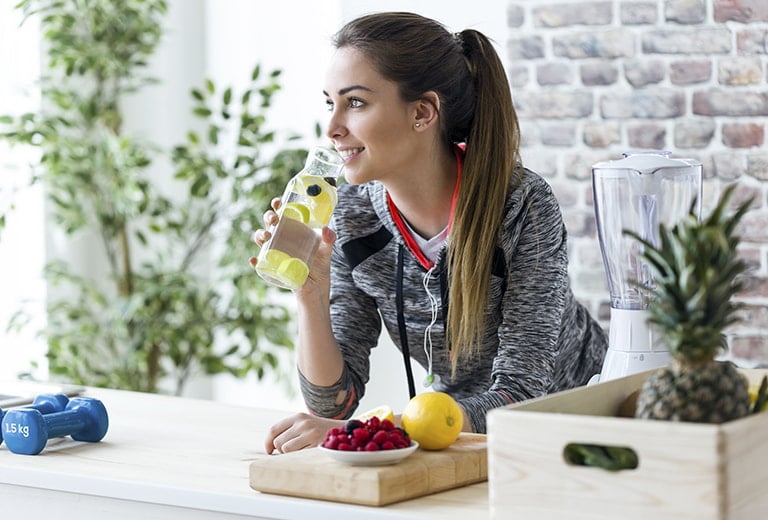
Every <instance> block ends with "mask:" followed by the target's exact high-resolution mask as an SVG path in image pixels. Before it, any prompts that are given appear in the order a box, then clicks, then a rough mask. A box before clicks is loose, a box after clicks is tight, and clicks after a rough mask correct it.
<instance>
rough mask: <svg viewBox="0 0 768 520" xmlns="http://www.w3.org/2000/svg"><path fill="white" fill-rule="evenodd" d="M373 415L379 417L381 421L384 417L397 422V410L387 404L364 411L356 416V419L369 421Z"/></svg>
mask: <svg viewBox="0 0 768 520" xmlns="http://www.w3.org/2000/svg"><path fill="white" fill-rule="evenodd" d="M371 417H378V418H379V420H380V421H383V420H384V419H386V420H388V421H391V422H392V423H394V422H395V412H393V411H392V408H391V407H390V406H388V405H386V404H384V405H381V406H377V407H376V408H372V409H370V410H368V411H367V412H363V413H361V414H359V415H356V416H355V419H357V420H358V421H363V422H364V421H367V420H368V419H370V418H371Z"/></svg>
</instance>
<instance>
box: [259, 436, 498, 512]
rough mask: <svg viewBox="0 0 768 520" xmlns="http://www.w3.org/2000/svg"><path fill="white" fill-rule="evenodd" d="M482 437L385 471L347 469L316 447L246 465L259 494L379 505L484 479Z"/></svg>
mask: <svg viewBox="0 0 768 520" xmlns="http://www.w3.org/2000/svg"><path fill="white" fill-rule="evenodd" d="M486 455H487V447H486V436H485V435H480V434H474V433H462V434H461V435H460V436H459V439H458V440H457V441H456V442H455V443H453V444H452V445H451V446H450V447H449V448H446V449H444V450H441V451H426V450H422V449H419V450H416V452H415V453H414V454H413V455H411V456H410V457H408V458H406V459H404V460H402V461H400V462H398V463H396V464H392V465H389V466H371V467H361V466H348V465H345V464H343V463H341V462H338V461H336V460H333V459H331V458H330V457H329V456H328V455H326V454H325V453H323V452H321V451H320V450H318V449H317V448H310V449H306V450H301V451H296V452H292V453H286V454H284V455H270V456H267V457H265V458H263V459H259V460H257V461H254V462H252V463H251V465H250V485H251V487H252V488H253V489H255V490H257V491H262V492H264V493H274V494H278V495H288V496H294V497H303V498H316V499H321V500H331V501H334V502H347V503H350V504H362V505H368V506H383V505H386V504H392V503H394V502H400V501H402V500H407V499H409V498H415V497H419V496H423V495H429V494H431V493H437V492H438V491H445V490H447V489H452V488H456V487H460V486H466V485H467V484H473V483H475V482H483V481H485V480H487V479H488V461H487V457H486Z"/></svg>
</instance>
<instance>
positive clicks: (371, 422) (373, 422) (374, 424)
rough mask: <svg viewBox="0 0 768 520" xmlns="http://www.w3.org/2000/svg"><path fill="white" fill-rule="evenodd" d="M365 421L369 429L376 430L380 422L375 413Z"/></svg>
mask: <svg viewBox="0 0 768 520" xmlns="http://www.w3.org/2000/svg"><path fill="white" fill-rule="evenodd" d="M365 422H366V426H368V428H370V429H371V430H377V429H378V428H379V426H380V424H381V420H380V419H379V418H378V417H376V416H375V415H374V416H373V417H371V418H370V419H368V420H367V421H365Z"/></svg>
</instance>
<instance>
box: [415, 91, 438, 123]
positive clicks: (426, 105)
mask: <svg viewBox="0 0 768 520" xmlns="http://www.w3.org/2000/svg"><path fill="white" fill-rule="evenodd" d="M413 103H414V118H415V120H414V128H415V129H416V130H424V129H426V128H429V127H430V126H432V125H433V124H435V123H436V122H437V119H438V116H439V115H440V97H439V96H438V95H437V92H435V91H433V90H429V91H427V92H425V93H424V94H423V95H422V96H421V97H420V98H419V99H417V100H416V101H414V102H413Z"/></svg>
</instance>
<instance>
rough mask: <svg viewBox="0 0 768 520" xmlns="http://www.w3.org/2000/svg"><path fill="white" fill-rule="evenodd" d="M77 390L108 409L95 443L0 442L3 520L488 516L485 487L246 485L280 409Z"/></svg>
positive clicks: (282, 414) (63, 440)
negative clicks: (383, 496) (342, 491)
mask: <svg viewBox="0 0 768 520" xmlns="http://www.w3.org/2000/svg"><path fill="white" fill-rule="evenodd" d="M85 395H86V396H89V397H96V398H98V399H100V400H101V401H102V402H103V403H104V405H105V406H106V408H107V411H108V412H109V418H110V425H109V431H108V432H107V435H106V437H105V438H104V440H103V441H101V442H99V443H93V444H90V443H83V442H76V441H73V440H72V439H71V438H69V437H64V438H58V439H52V440H51V441H49V443H48V446H47V447H46V449H45V450H44V451H43V452H42V453H41V454H39V455H34V456H29V455H17V454H14V453H11V452H10V451H8V449H7V448H6V447H5V444H4V443H3V444H2V445H0V501H2V503H3V517H4V518H17V517H18V518H26V519H32V518H39V517H41V516H37V515H42V514H46V515H50V514H56V515H57V516H56V518H57V519H61V518H70V517H72V518H75V517H76V518H78V520H85V519H87V518H105V517H109V519H110V520H117V519H119V518H138V517H139V516H138V515H140V516H141V517H142V518H152V519H154V518H179V517H180V514H182V513H183V515H184V518H185V519H187V518H201V519H202V518H277V519H294V518H295V519H302V520H303V519H308V518H312V519H316V518H318V519H319V518H334V519H339V518H354V519H355V520H359V519H361V518H365V519H369V518H370V519H379V518H440V519H443V520H445V519H451V518H456V519H458V518H461V519H465V518H467V517H468V516H470V515H471V517H472V518H473V520H480V519H483V518H489V506H488V485H487V483H480V484H474V485H471V486H466V487H463V488H458V489H454V490H450V491H446V492H443V493H437V494H434V495H429V496H425V497H421V498H417V499H413V500H408V501H405V502H400V503H397V504H392V505H389V506H385V507H366V506H356V505H350V504H341V503H335V502H327V501H318V500H309V499H302V498H292V497H283V496H278V495H270V494H265V493H260V492H257V491H255V490H253V489H251V488H250V486H249V481H248V468H249V464H250V462H252V461H253V460H256V459H257V458H260V457H267V456H268V455H266V454H264V452H263V449H262V444H263V441H264V438H265V436H266V431H267V428H268V427H269V426H270V425H272V424H273V423H274V422H276V421H277V420H279V419H280V418H282V417H285V416H286V415H288V414H289V413H290V412H283V411H275V410H265V409H259V408H249V407H241V406H232V405H224V404H220V403H216V402H212V401H204V400H196V399H185V398H177V397H170V396H161V395H154V394H142V393H135V392H125V391H116V390H103V389H88V391H87V392H86V394H85ZM271 456H279V455H271ZM19 498H22V499H23V500H19ZM36 498H40V499H39V500H38V499H36ZM9 505H10V507H9ZM11 513H16V514H15V515H13V516H12V515H11ZM33 513H37V515H36V514H33ZM70 513H71V515H72V516H67V515H68V514H70ZM20 515H23V516H20Z"/></svg>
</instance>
